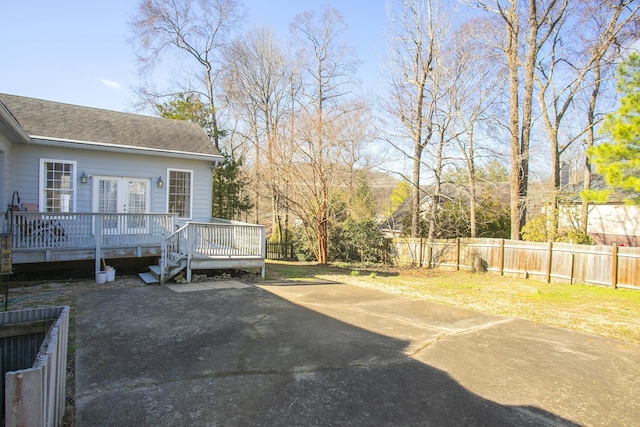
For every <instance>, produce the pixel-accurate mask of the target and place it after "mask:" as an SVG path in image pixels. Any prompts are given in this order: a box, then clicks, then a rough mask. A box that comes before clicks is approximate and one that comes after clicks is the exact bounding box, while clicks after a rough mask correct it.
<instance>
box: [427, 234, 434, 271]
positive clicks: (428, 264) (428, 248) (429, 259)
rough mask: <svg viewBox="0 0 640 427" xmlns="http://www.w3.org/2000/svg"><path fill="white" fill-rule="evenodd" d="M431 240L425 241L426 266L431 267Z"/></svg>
mask: <svg viewBox="0 0 640 427" xmlns="http://www.w3.org/2000/svg"><path fill="white" fill-rule="evenodd" d="M432 243H433V242H432V241H431V240H428V241H427V268H433V264H432V263H431V260H432V259H433V244H432Z"/></svg>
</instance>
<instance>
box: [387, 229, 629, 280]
mask: <svg viewBox="0 0 640 427" xmlns="http://www.w3.org/2000/svg"><path fill="white" fill-rule="evenodd" d="M389 261H390V262H391V263H395V264H398V265H415V266H419V267H444V268H451V269H456V270H457V269H468V270H473V269H476V270H477V269H480V268H482V269H484V270H487V271H492V272H496V273H498V274H501V275H514V276H518V277H526V278H534V279H538V280H543V281H545V282H546V283H551V282H555V283H563V282H564V283H576V282H582V283H591V284H597V285H605V286H613V287H625V288H634V289H640V248H631V247H625V246H620V247H619V246H616V245H613V246H588V245H572V244H568V243H537V242H524V241H517V240H505V239H486V238H485V239H451V240H436V241H428V240H425V239H391V240H390V242H389Z"/></svg>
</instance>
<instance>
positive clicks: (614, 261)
mask: <svg viewBox="0 0 640 427" xmlns="http://www.w3.org/2000/svg"><path fill="white" fill-rule="evenodd" d="M611 287H612V288H613V289H616V288H617V287H618V245H616V244H615V243H614V244H613V247H612V248H611Z"/></svg>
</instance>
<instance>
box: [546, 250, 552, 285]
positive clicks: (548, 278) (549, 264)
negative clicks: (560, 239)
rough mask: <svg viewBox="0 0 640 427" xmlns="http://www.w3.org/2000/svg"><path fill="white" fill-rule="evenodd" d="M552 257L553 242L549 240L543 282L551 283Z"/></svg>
mask: <svg viewBox="0 0 640 427" xmlns="http://www.w3.org/2000/svg"><path fill="white" fill-rule="evenodd" d="M552 257H553V242H549V249H548V253H547V274H546V275H545V282H546V283H551V261H552Z"/></svg>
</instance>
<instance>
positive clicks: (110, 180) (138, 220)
mask: <svg viewBox="0 0 640 427" xmlns="http://www.w3.org/2000/svg"><path fill="white" fill-rule="evenodd" d="M150 187H151V180H150V179H145V178H129V177H118V176H94V177H93V191H92V194H93V200H92V211H93V212H98V213H113V214H120V213H128V214H136V213H146V212H148V209H149V189H150ZM102 226H103V232H105V233H110V234H135V233H144V232H146V231H147V229H148V224H147V218H146V216H144V215H113V216H105V217H104V219H103V225H102Z"/></svg>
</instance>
